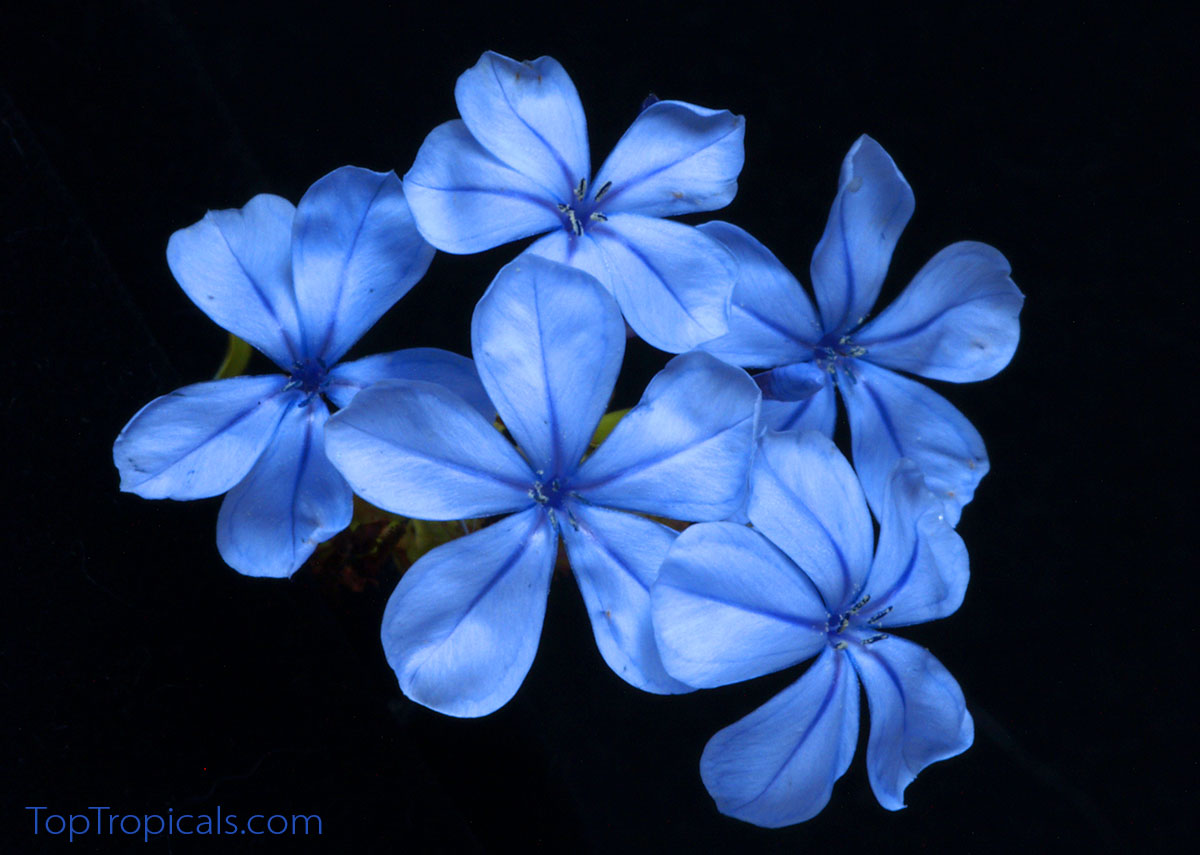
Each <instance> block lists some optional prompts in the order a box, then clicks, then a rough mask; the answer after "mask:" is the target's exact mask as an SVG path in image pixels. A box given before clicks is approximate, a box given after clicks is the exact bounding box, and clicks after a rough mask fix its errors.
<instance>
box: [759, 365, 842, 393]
mask: <svg viewBox="0 0 1200 855" xmlns="http://www.w3.org/2000/svg"><path fill="white" fill-rule="evenodd" d="M754 382H755V383H756V384H758V388H760V389H762V393H763V398H764V399H765V400H769V401H807V400H808V399H809V398H811V397H812V396H813V395H815V394H817V393H818V392H820V391H821V390H822V389H824V388H825V387H826V386H827V385H828V384H829V373H828V372H826V371H824V370H822V369H821V368H820V367H819V366H818V365H817V364H816V363H815V362H793V363H791V364H790V365H781V366H779V367H778V368H772V369H771V370H769V371H763V372H760V373H758V374H755V375H754Z"/></svg>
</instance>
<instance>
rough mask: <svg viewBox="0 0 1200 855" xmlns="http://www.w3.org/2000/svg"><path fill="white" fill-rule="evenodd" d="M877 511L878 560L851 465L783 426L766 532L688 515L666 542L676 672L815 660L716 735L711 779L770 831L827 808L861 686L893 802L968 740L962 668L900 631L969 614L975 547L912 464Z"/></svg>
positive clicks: (667, 611)
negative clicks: (950, 668) (690, 521)
mask: <svg viewBox="0 0 1200 855" xmlns="http://www.w3.org/2000/svg"><path fill="white" fill-rule="evenodd" d="M881 508H882V519H881V524H880V533H879V545H878V548H877V549H876V550H875V553H874V557H872V554H871V553H872V550H871V546H872V526H871V516H870V514H869V513H868V511H867V505H866V502H865V501H864V498H863V492H862V489H861V488H860V487H859V482H858V479H857V478H855V475H854V471H853V470H852V469H851V468H850V465H849V463H847V462H846V459H845V458H844V457H842V455H841V453H840V452H838V450H837V448H836V447H835V446H834V445H833V443H832V442H831V441H830V440H829V439H827V438H825V437H824V436H822V435H821V434H819V433H817V432H815V431H809V432H808V433H806V434H804V435H802V436H801V437H799V438H797V437H796V436H794V435H788V434H777V433H773V432H771V433H768V434H767V435H766V436H765V437H764V438H763V440H762V444H761V446H760V448H759V452H758V456H757V457H756V459H755V462H754V465H753V467H752V470H751V475H750V499H749V505H748V513H749V517H750V520H751V522H752V523H753V525H754V528H753V529H751V528H747V527H745V526H739V525H734V524H732V523H728V522H718V523H705V524H701V525H697V526H692V527H691V528H689V529H687V530H686V531H685V532H683V534H682V535H680V536H679V538H678V539H677V540H676V541H675V543H674V545H673V546H672V547H671V550H670V551H669V552H668V554H667V558H666V561H665V562H664V564H663V566H662V568H661V570H660V572H659V577H658V581H657V583H656V584H655V586H654V590H653V594H652V600H653V620H654V629H655V635H656V637H657V639H658V644H659V649H660V651H661V653H662V659H663V663H664V664H665V666H666V669H667V671H668V673H670V674H671V675H672V676H674V677H676V678H678V679H679V680H682V681H684V682H686V683H688V684H690V685H693V686H697V687H711V686H721V685H725V684H727V683H733V682H737V681H739V680H746V679H749V678H751V677H757V676H760V675H762V674H768V673H771V672H773V671H778V670H780V669H783V668H787V667H789V666H791V665H795V664H796V663H798V662H802V661H803V660H805V659H807V658H809V657H810V656H813V655H816V654H819V656H818V657H817V660H816V662H814V663H813V665H812V666H811V667H810V668H809V669H808V671H807V672H806V673H805V674H804V676H802V677H801V678H800V679H799V680H798V681H797V682H796V683H795V684H793V685H792V686H791V687H790V688H787V689H784V690H783V691H782V692H781V693H780V694H778V695H777V696H776V697H775V698H773V699H772V700H770V701H768V702H767V703H766V704H764V705H763V706H762V707H760V708H759V709H758V710H756V711H754V712H752V713H751V714H750V715H748V716H746V717H745V718H743V719H742V720H741V721H738V722H737V723H735V724H733V725H731V726H730V727H727V728H725V729H724V730H722V731H720V732H718V733H717V734H716V735H715V736H714V737H713V738H712V739H711V740H709V743H708V745H707V746H706V747H705V749H704V754H703V755H702V757H701V760H700V774H701V777H702V778H703V779H704V784H705V786H706V787H707V788H708V791H709V793H711V794H712V796H713V798H714V799H715V800H716V803H717V807H718V809H719V810H720V811H721V812H722V813H725V814H728V815H730V816H734V817H737V818H738V819H743V820H746V821H748V822H753V823H755V824H757V825H764V826H770V827H777V826H781V825H790V824H792V823H796V822H802V821H804V820H806V819H809V818H811V817H813V816H815V815H816V814H817V813H819V812H820V810H821V809H822V808H823V807H824V806H825V804H826V802H828V801H829V795H830V793H831V791H832V789H833V784H834V781H836V780H837V779H838V778H839V777H841V776H842V774H843V773H844V772H845V771H846V769H847V767H848V766H849V765H850V761H851V759H853V756H854V748H855V743H856V741H857V739H858V718H859V713H858V686H859V681H860V680H861V681H862V684H863V686H864V687H865V688H866V691H867V702H868V705H869V708H870V713H871V733H870V738H869V740H868V743H867V770H868V773H869V777H870V781H871V788H872V789H873V790H874V791H875V796H876V798H878V799H879V803H880V804H882V805H883V806H884V807H886V808H888V809H890V810H898V809H899V808H902V807H903V806H904V789H905V787H907V786H908V784H909V783H910V782H911V781H912V780H913V779H914V778H915V777H916V776H917V773H918V772H920V771H921V770H922V769H924V768H925V767H926V766H928V765H929V764H930V763H933V762H935V761H937V760H942V759H945V758H947V757H953V756H954V755H955V754H959V753H960V752H962V751H965V750H966V749H967V748H968V747H969V746H970V745H971V742H972V740H973V738H974V726H973V724H972V721H971V716H970V715H969V714H968V713H967V710H966V705H965V703H964V702H963V695H962V690H961V689H959V687H958V684H957V683H956V682H955V681H954V678H953V677H951V676H950V674H949V672H947V671H946V669H945V667H943V666H942V664H941V663H940V662H938V661H937V660H936V659H934V658H933V656H932V655H931V654H930V653H929V652H928V651H927V650H925V649H923V648H921V647H918V646H917V645H915V644H912V643H910V642H907V641H904V640H903V639H900V638H897V637H895V636H893V635H892V634H891V630H892V628H893V627H900V626H909V625H911V624H917V623H923V622H925V621H929V620H934V619H935V618H940V617H945V616H946V615H949V614H951V613H952V612H953V611H954V610H955V609H957V608H958V606H959V604H960V603H961V602H962V598H963V593H964V592H965V590H966V586H967V576H968V570H967V553H966V549H965V547H964V546H963V543H962V540H961V538H959V536H958V535H957V534H956V533H955V531H954V530H953V528H952V527H951V526H950V524H949V522H947V521H946V520H945V519H944V515H943V513H942V505H941V502H940V501H939V500H938V499H937V498H936V497H934V495H933V494H932V493H930V492H929V490H928V489H926V488H925V486H924V485H923V483H922V479H921V475H920V472H919V471H918V470H917V468H916V467H915V465H913V464H912V463H911V461H907V460H904V461H901V462H900V463H898V464H897V466H896V468H895V469H894V470H893V472H892V475H891V477H890V478H889V479H888V481H887V486H886V492H885V495H884V500H883V503H882V505H881ZM731 568H736V572H731Z"/></svg>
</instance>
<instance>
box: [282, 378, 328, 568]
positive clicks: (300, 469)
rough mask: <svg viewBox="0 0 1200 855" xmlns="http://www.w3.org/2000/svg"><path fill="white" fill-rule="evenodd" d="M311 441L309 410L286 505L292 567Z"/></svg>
mask: <svg viewBox="0 0 1200 855" xmlns="http://www.w3.org/2000/svg"><path fill="white" fill-rule="evenodd" d="M309 406H310V407H315V406H323V405H322V404H320V402H319V401H310V402H309ZM312 441H313V413H312V411H311V410H310V411H309V413H308V418H307V419H305V424H304V441H303V442H302V443H301V444H300V459H299V460H298V461H297V464H296V476H295V478H294V479H293V480H292V501H291V504H290V505H289V506H288V521H289V522H290V524H291V525H290V529H289V530H290V531H291V533H292V536H291V538H290V541H291V547H292V561H291V566H292V567H295V566H296V529H297V525H296V504H297V502H298V501H299V497H300V484H301V482H302V481H303V480H304V474H305V472H306V470H307V469H308V458H309V455H310V454H311V452H312Z"/></svg>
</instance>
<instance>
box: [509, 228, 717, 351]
mask: <svg viewBox="0 0 1200 855" xmlns="http://www.w3.org/2000/svg"><path fill="white" fill-rule="evenodd" d="M525 254H526V255H537V256H540V257H542V258H548V259H550V260H551V261H558V262H562V263H564V264H570V265H571V266H572V267H577V268H579V269H580V270H585V271H587V272H588V273H590V274H592V275H593V276H595V277H596V278H597V279H599V280H600V282H601V284H603V285H604V287H605V288H607V289H608V290H609V291H610V292H611V293H612V295H613V296H614V297H616V298H617V302H618V303H619V304H620V306H621V311H622V312H623V313H624V315H625V319H626V320H627V321H628V322H629V325H630V326H631V327H633V329H634V332H636V333H637V334H638V335H639V336H641V337H642V339H644V340H645V341H647V342H648V343H650V344H652V345H653V346H654V347H657V348H659V349H660V350H665V351H667V352H668V353H682V352H683V351H686V350H691V349H692V348H693V347H695V346H696V345H698V344H700V343H702V342H704V341H707V340H709V339H712V338H713V337H714V336H718V335H721V334H722V333H724V332H725V330H726V324H727V319H728V314H729V297H730V293H731V292H732V290H733V280H734V276H735V273H736V268H735V265H734V261H733V257H732V256H731V255H730V254H729V252H728V251H727V250H726V249H725V248H724V247H723V246H721V244H719V243H717V241H715V240H713V239H712V238H710V237H708V236H706V235H705V234H704V233H703V232H701V231H699V230H698V229H695V228H693V227H692V226H685V225H682V224H681V223H674V222H671V221H670V220H656V219H652V218H650V217H642V216H638V215H636V214H615V215H613V216H612V217H610V218H609V219H608V221H607V222H603V223H592V224H590V225H588V226H586V227H585V231H584V233H583V235H582V236H581V237H576V236H575V235H573V234H568V233H564V232H562V231H561V230H560V231H557V232H554V233H551V234H548V235H546V236H545V237H544V238H542V239H541V240H539V241H537V242H536V243H535V244H533V245H532V246H531V247H529V248H528V249H527V250H526V251H525Z"/></svg>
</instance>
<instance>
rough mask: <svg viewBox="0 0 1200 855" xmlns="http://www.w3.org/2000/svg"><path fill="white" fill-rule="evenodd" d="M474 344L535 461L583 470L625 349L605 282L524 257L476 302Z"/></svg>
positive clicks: (478, 363)
mask: <svg viewBox="0 0 1200 855" xmlns="http://www.w3.org/2000/svg"><path fill="white" fill-rule="evenodd" d="M471 348H472V350H473V351H474V354H475V367H476V368H477V369H478V370H479V377H480V379H481V380H482V381H483V385H484V388H486V389H487V390H488V395H489V396H490V397H491V399H492V402H493V403H494V404H495V405H496V409H497V410H499V412H500V418H502V419H503V420H504V424H505V426H506V427H507V428H508V430H509V431H510V432H511V433H512V435H513V437H514V438H515V439H516V441H517V444H518V445H519V446H520V447H521V449H522V450H523V451H524V452H525V454H526V455H528V457H529V460H530V463H531V464H532V466H533V468H534V470H535V471H536V472H538V473H539V474H544V473H553V474H552V475H549V476H547V477H558V476H561V475H563V474H565V473H566V472H567V471H569V470H571V469H574V467H575V465H576V464H577V463H578V462H579V458H580V457H582V456H583V453H584V452H585V451H586V450H587V446H588V442H589V441H590V440H591V438H592V432H593V431H594V430H595V429H596V424H597V423H598V422H599V421H600V417H601V416H603V415H604V409H605V407H606V406H607V405H608V399H609V396H610V395H611V394H612V389H613V384H614V383H616V382H617V373H618V372H619V371H620V370H621V358H622V356H623V355H624V353H625V325H624V324H623V323H621V313H620V310H619V309H618V308H617V305H616V303H614V302H613V300H612V298H611V297H610V296H609V295H608V294H607V293H605V291H604V289H603V288H601V287H600V283H598V282H597V281H596V280H595V279H593V278H592V277H591V276H588V275H587V274H585V273H581V272H580V271H578V270H575V269H574V268H572V267H567V266H566V265H563V264H556V263H554V262H550V261H546V260H545V259H542V258H538V257H537V256H520V257H519V258H517V259H516V260H515V261H513V262H512V263H510V264H508V265H506V266H505V267H504V268H502V269H501V270H500V272H499V273H497V274H496V278H495V279H494V280H493V281H492V284H491V285H490V286H489V287H488V290H487V291H486V292H485V293H484V295H483V297H482V298H480V300H479V304H478V305H477V306H476V307H475V314H474V316H473V317H472V319H471Z"/></svg>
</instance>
